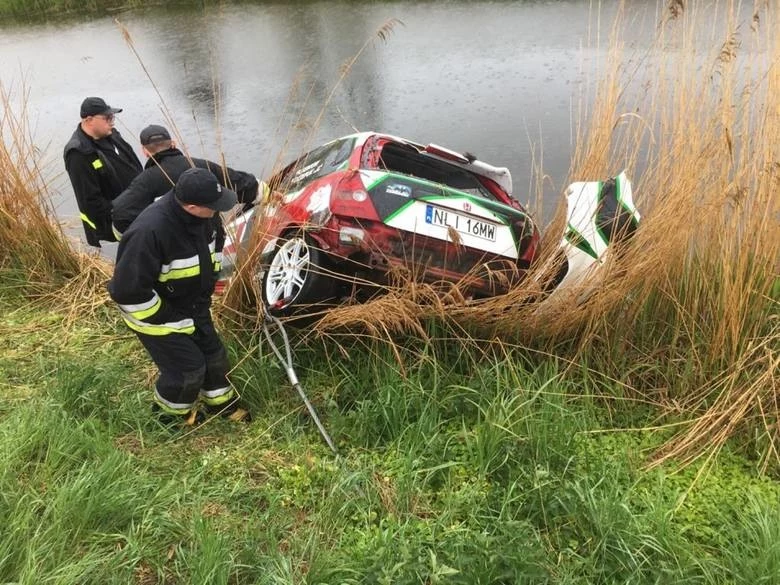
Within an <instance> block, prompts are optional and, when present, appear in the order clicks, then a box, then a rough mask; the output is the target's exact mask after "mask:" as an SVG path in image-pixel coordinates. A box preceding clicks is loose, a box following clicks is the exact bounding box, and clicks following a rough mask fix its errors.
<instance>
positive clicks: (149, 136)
mask: <svg viewBox="0 0 780 585" xmlns="http://www.w3.org/2000/svg"><path fill="white" fill-rule="evenodd" d="M140 138H141V148H142V149H143V151H144V154H146V156H147V157H149V159H148V160H147V161H146V165H145V167H144V171H143V172H142V173H141V174H140V175H138V176H137V177H136V178H135V179H133V182H132V183H130V185H129V186H128V187H127V189H125V190H124V192H122V193H121V194H120V195H119V197H117V198H116V199H114V202H113V209H112V212H111V215H112V221H113V229H114V237H116V239H117V240H118V239H119V238H120V237H121V236H122V234H123V233H124V231H125V230H126V229H127V228H128V226H129V225H130V224H131V223H132V222H133V220H134V219H135V218H136V217H138V214H139V213H141V212H142V211H143V210H144V209H145V208H146V207H147V206H148V205H150V204H151V203H152V202H153V201H154V200H155V199H157V198H158V197H161V196H162V195H164V194H165V193H167V192H168V191H170V190H171V188H172V187H173V185H174V184H175V183H176V181H177V179H178V178H179V176H180V175H181V174H182V173H183V172H184V171H186V170H187V169H189V168H192V167H198V168H201V169H208V170H210V171H211V172H212V173H214V174H215V175H216V177H217V180H218V181H219V183H220V184H221V185H222V186H223V187H228V188H231V189H233V190H235V192H236V193H237V194H238V200H239V201H240V202H241V203H245V204H247V203H252V202H253V201H254V200H255V198H256V197H257V185H258V183H257V179H256V178H255V176H254V175H252V174H250V173H244V172H241V171H236V170H233V169H231V168H230V167H222V166H221V165H219V164H217V163H215V162H212V161H209V160H205V159H202V158H189V157H187V156H185V155H184V153H183V152H182V151H180V150H179V149H178V148H176V143H175V141H173V140H172V139H171V135H170V133H169V132H168V130H166V129H165V128H164V127H163V126H159V125H157V124H152V125H151V126H147V127H146V128H144V129H143V130H141V137H140Z"/></svg>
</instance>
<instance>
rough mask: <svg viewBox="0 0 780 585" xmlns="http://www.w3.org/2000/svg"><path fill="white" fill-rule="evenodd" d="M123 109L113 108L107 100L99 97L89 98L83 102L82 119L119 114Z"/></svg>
mask: <svg viewBox="0 0 780 585" xmlns="http://www.w3.org/2000/svg"><path fill="white" fill-rule="evenodd" d="M121 111H122V108H112V107H111V106H109V105H108V104H107V103H106V100H104V99H103V98H99V97H88V98H86V99H84V101H83V102H81V117H82V118H86V117H87V116H98V115H100V114H118V113H119V112H121Z"/></svg>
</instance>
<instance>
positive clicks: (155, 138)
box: [141, 124, 171, 146]
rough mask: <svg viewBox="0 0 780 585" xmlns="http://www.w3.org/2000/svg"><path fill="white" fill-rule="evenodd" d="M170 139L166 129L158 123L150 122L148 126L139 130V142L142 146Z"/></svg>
mask: <svg viewBox="0 0 780 585" xmlns="http://www.w3.org/2000/svg"><path fill="white" fill-rule="evenodd" d="M170 139H171V135H170V133H169V132H168V130H166V129H165V127H163V126H160V125H159V124H151V125H150V126H147V127H146V128H144V129H143V130H141V144H142V145H144V146H148V145H150V144H154V143H155V142H162V141H163V140H170Z"/></svg>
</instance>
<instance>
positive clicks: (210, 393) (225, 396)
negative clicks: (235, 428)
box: [200, 386, 235, 406]
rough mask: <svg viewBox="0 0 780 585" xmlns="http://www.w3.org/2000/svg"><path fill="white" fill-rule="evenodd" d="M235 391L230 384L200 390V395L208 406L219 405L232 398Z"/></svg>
mask: <svg viewBox="0 0 780 585" xmlns="http://www.w3.org/2000/svg"><path fill="white" fill-rule="evenodd" d="M234 395H235V391H234V390H233V388H231V387H230V386H225V387H224V388H217V389H216V390H201V391H200V396H201V398H202V399H203V402H205V403H206V404H208V405H209V406H219V405H220V404H225V403H226V402H228V401H229V400H232V399H233V396H234Z"/></svg>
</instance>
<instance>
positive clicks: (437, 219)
mask: <svg viewBox="0 0 780 585" xmlns="http://www.w3.org/2000/svg"><path fill="white" fill-rule="evenodd" d="M425 223H429V224H431V225H439V226H443V227H451V228H452V229H454V230H455V231H457V232H460V233H462V234H469V235H471V236H474V237H475V238H481V239H483V240H487V241H488V242H495V241H496V230H497V227H498V226H496V224H494V223H490V222H487V221H482V220H480V219H475V218H473V217H469V216H467V215H461V214H460V213H458V212H457V211H453V210H452V209H444V208H442V207H436V206H435V205H426V206H425Z"/></svg>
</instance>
